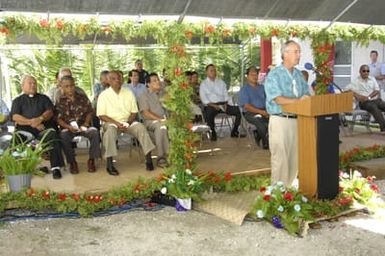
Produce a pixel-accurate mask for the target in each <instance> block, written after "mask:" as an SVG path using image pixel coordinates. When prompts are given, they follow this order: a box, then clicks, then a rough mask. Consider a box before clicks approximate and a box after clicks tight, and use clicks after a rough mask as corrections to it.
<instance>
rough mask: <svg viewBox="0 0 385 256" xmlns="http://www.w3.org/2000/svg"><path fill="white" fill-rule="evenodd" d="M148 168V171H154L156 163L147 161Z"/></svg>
mask: <svg viewBox="0 0 385 256" xmlns="http://www.w3.org/2000/svg"><path fill="white" fill-rule="evenodd" d="M146 170H147V171H153V170H154V164H153V163H152V161H151V162H146Z"/></svg>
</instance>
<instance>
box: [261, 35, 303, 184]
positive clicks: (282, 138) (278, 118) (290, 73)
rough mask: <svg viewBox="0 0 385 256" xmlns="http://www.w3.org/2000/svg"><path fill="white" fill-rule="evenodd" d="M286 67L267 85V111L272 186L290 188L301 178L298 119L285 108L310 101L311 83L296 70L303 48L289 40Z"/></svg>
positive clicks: (274, 72) (275, 71)
mask: <svg viewBox="0 0 385 256" xmlns="http://www.w3.org/2000/svg"><path fill="white" fill-rule="evenodd" d="M281 56H282V60H283V62H282V64H281V65H279V66H277V67H276V68H274V69H273V70H272V71H271V72H269V74H268V76H267V78H266V82H265V91H266V110H267V112H268V113H269V114H270V120H269V144H270V152H271V182H272V184H274V183H276V182H277V181H282V182H283V183H284V184H285V185H286V186H287V187H290V186H291V185H292V183H293V181H294V179H295V178H296V177H297V174H298V145H297V144H298V143H297V116H296V115H294V114H289V113H284V112H282V108H281V106H282V105H286V104H291V103H295V102H296V101H299V100H302V99H304V98H307V97H309V95H310V92H309V88H308V85H307V83H306V82H305V80H304V77H303V75H302V73H301V71H300V70H298V69H297V68H295V66H296V65H298V63H299V60H300V57H301V48H300V45H299V44H298V43H297V42H295V41H293V40H289V41H287V42H285V43H284V44H283V45H282V48H281Z"/></svg>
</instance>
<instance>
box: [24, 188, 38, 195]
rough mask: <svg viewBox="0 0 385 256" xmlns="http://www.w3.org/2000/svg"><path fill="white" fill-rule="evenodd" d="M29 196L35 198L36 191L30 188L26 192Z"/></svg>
mask: <svg viewBox="0 0 385 256" xmlns="http://www.w3.org/2000/svg"><path fill="white" fill-rule="evenodd" d="M25 193H26V194H27V196H29V197H33V196H35V195H36V193H35V190H34V189H33V188H29V189H28V190H27V191H26V192H25Z"/></svg>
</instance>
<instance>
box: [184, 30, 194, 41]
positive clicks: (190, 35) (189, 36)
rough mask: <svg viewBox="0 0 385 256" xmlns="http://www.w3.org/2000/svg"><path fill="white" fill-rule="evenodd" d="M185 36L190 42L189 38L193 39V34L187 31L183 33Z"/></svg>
mask: <svg viewBox="0 0 385 256" xmlns="http://www.w3.org/2000/svg"><path fill="white" fill-rule="evenodd" d="M184 34H185V36H186V37H187V39H189V40H191V38H192V37H193V32H191V31H189V30H187V31H186V32H184Z"/></svg>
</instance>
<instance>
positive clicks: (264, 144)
mask: <svg viewBox="0 0 385 256" xmlns="http://www.w3.org/2000/svg"><path fill="white" fill-rule="evenodd" d="M262 148H263V149H269V137H268V135H266V136H265V137H264V138H262Z"/></svg>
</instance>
